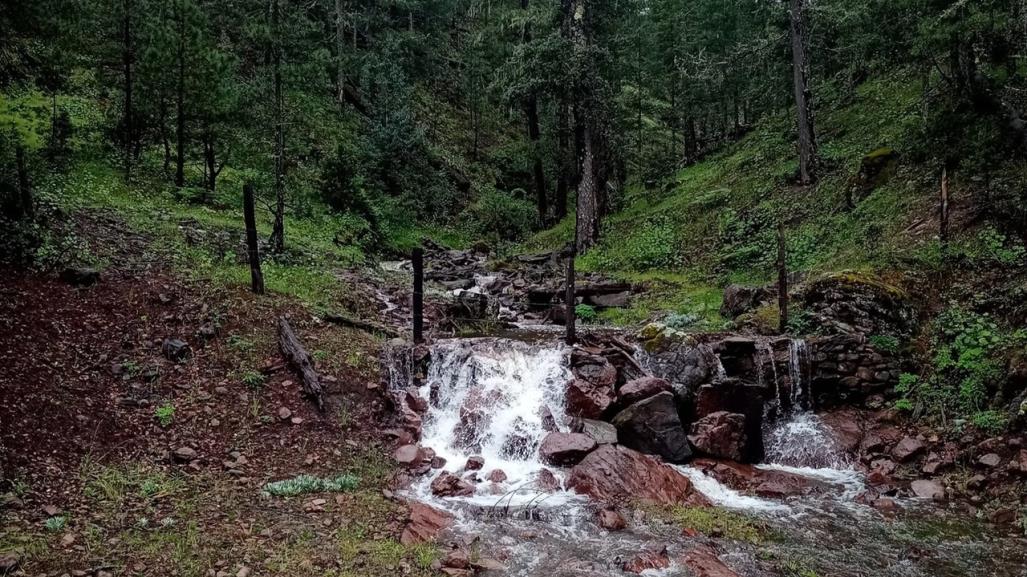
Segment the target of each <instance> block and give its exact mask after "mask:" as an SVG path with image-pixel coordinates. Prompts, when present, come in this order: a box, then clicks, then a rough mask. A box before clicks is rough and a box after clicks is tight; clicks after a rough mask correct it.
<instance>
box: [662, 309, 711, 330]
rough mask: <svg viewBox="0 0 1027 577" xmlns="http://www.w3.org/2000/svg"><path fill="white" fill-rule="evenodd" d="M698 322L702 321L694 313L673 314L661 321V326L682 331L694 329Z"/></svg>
mask: <svg viewBox="0 0 1027 577" xmlns="http://www.w3.org/2000/svg"><path fill="white" fill-rule="evenodd" d="M700 321H702V317H700V316H699V315H697V314H695V313H681V314H677V313H673V314H669V315H667V318H665V319H663V324H665V325H667V326H668V327H670V328H672V329H677V330H684V329H688V328H692V327H695V326H696V325H697V324H699V322H700Z"/></svg>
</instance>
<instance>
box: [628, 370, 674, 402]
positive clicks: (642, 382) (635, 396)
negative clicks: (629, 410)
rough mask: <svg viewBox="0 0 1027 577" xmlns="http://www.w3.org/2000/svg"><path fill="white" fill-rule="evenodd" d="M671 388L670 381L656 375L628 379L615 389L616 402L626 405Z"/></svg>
mask: <svg viewBox="0 0 1027 577" xmlns="http://www.w3.org/2000/svg"><path fill="white" fill-rule="evenodd" d="M669 390H671V386H670V383H668V382H667V381H665V380H663V379H660V378H657V377H642V378H641V379H635V380H633V381H628V382H627V383H624V385H623V386H621V388H620V390H619V391H617V397H618V398H617V402H618V403H620V405H621V406H623V407H626V406H628V405H630V404H632V403H636V402H638V401H642V400H645V399H648V398H649V397H651V396H653V395H658V394H660V393H662V392H664V391H669Z"/></svg>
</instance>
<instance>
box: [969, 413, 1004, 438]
mask: <svg viewBox="0 0 1027 577" xmlns="http://www.w3.org/2000/svg"><path fill="white" fill-rule="evenodd" d="M970 421H971V422H972V423H973V425H974V426H975V427H977V428H978V429H980V430H981V431H984V432H985V433H988V434H991V435H997V434H999V433H1001V432H1002V431H1004V430H1005V428H1006V424H1008V422H1009V420H1008V419H1007V418H1006V416H1005V415H1004V414H1002V413H1000V412H999V411H981V412H979V413H977V414H975V415H974V416H973V418H971V419H970Z"/></svg>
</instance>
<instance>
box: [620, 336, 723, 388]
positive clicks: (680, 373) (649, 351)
mask: <svg viewBox="0 0 1027 577" xmlns="http://www.w3.org/2000/svg"><path fill="white" fill-rule="evenodd" d="M639 338H640V339H641V340H642V342H643V344H644V347H645V350H644V353H643V361H644V364H645V366H646V368H647V369H648V370H649V371H651V372H652V374H653V375H655V376H657V377H659V378H662V379H664V380H666V381H669V382H670V383H671V384H673V385H674V386H675V390H677V389H679V388H680V389H681V392H686V391H689V390H692V389H694V388H695V387H698V386H699V385H700V384H702V383H705V382H708V381H709V380H710V379H711V378H712V377H713V375H714V374H715V373H716V366H717V358H716V355H715V354H714V353H713V351H712V350H711V349H710V347H708V346H707V345H704V344H700V343H699V342H698V341H696V339H695V337H693V336H692V335H689V334H687V333H683V332H681V331H677V330H674V329H672V328H670V327H667V326H664V325H661V324H658V323H653V324H649V325H647V326H646V327H645V328H644V329H642V331H641V333H640V334H639Z"/></svg>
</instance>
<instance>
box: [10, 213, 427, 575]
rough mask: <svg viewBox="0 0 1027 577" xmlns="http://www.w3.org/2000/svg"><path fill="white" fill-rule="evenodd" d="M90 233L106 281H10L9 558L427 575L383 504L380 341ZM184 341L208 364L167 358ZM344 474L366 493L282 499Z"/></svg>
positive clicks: (147, 571) (101, 232) (115, 232)
mask: <svg viewBox="0 0 1027 577" xmlns="http://www.w3.org/2000/svg"><path fill="white" fill-rule="evenodd" d="M76 228H77V229H78V230H79V234H80V235H82V236H83V237H84V238H85V239H87V241H88V243H89V244H90V245H91V247H93V248H95V249H97V250H102V251H103V252H104V253H105V254H106V255H107V256H108V259H109V263H110V264H109V266H108V267H107V268H105V269H104V270H103V272H102V274H101V277H100V280H99V282H98V283H97V284H96V285H94V286H90V287H86V288H75V287H72V286H71V285H69V284H67V283H65V282H62V281H61V280H59V279H58V278H56V277H55V276H54V275H44V274H38V273H26V272H23V271H15V270H6V271H3V272H2V278H3V279H4V280H3V281H2V282H0V294H2V298H0V391H2V393H3V394H2V397H0V423H2V426H0V469H2V472H3V475H2V477H3V478H5V479H10V480H11V481H10V482H9V483H7V485H8V486H4V487H0V495H2V496H3V502H2V509H0V515H2V517H0V552H5V553H6V552H13V553H14V557H16V558H17V561H18V564H19V565H20V570H21V571H24V574H28V575H41V574H53V575H62V574H73V575H85V574H95V575H102V574H104V572H111V573H114V574H118V575H182V576H185V575H247V574H249V573H250V572H255V573H259V574H265V575H304V574H310V575H315V574H316V575H395V574H398V573H400V572H402V573H404V574H408V573H414V574H416V573H418V572H423V571H426V570H427V568H428V567H429V566H430V564H431V562H432V560H434V558H435V551H434V549H433V548H431V547H427V546H425V547H415V548H407V547H404V546H402V545H400V544H399V543H398V542H397V541H396V539H395V538H396V537H397V536H398V532H399V530H400V529H401V526H402V522H403V520H404V518H405V510H404V507H403V506H402V505H401V504H399V503H397V502H395V501H392V500H390V499H389V498H387V497H386V494H387V493H386V494H383V487H385V486H387V480H388V478H389V477H390V476H391V469H392V466H393V465H392V462H391V460H390V459H388V457H387V456H386V453H385V450H384V449H382V448H381V447H380V446H379V445H378V443H377V431H378V428H379V427H378V425H379V420H380V419H381V417H382V415H383V411H384V406H383V404H382V401H381V399H380V397H379V395H378V393H377V389H376V385H377V383H378V379H379V377H378V362H377V350H378V343H377V341H376V340H375V338H374V337H371V336H369V335H367V334H365V333H360V332H357V331H354V330H350V329H343V328H339V327H334V326H331V325H326V324H323V323H321V322H319V321H317V320H316V319H314V318H313V317H312V316H311V314H310V313H309V312H308V311H307V310H306V309H305V308H303V307H302V306H300V305H298V304H296V303H295V302H294V301H292V300H290V299H289V298H285V297H274V298H271V297H263V298H261V297H255V296H253V295H251V294H250V293H249V292H247V291H245V290H243V289H241V288H211V285H209V284H206V283H204V284H199V283H194V282H191V281H186V280H183V279H182V278H181V277H180V276H178V275H176V274H175V273H173V272H172V271H171V269H170V268H166V267H164V266H163V265H162V264H161V263H160V262H159V260H153V259H152V258H151V257H148V256H147V255H151V254H152V251H151V247H150V242H149V240H148V239H147V238H146V237H144V236H141V235H139V234H136V233H130V232H126V230H127V229H125V228H123V227H121V226H119V224H118V220H117V219H116V218H113V217H110V216H109V215H108V216H104V215H96V214H94V215H92V216H91V217H88V218H86V219H85V220H80V221H79V222H78V223H77V225H76ZM283 314H285V315H289V316H290V318H291V320H292V324H293V325H294V327H295V328H296V330H297V332H298V334H299V336H300V338H301V339H302V340H303V341H304V343H305V345H306V346H307V348H308V350H310V351H311V353H312V354H313V356H314V357H315V358H316V359H317V362H318V366H319V369H320V370H321V371H322V374H323V375H324V377H325V384H326V387H327V389H328V392H329V400H328V403H327V407H326V409H325V411H324V412H318V411H317V409H316V408H315V406H314V405H313V403H311V402H310V401H309V400H307V399H305V398H303V396H302V392H301V390H300V386H299V384H298V379H296V377H295V376H293V375H292V374H291V372H290V371H289V370H288V369H286V368H284V367H283V365H282V360H281V358H280V354H279V353H278V347H277V341H276V336H275V323H274V321H275V319H276V318H277V317H278V316H279V315H283ZM169 338H172V339H173V338H177V339H181V340H183V341H185V342H187V343H188V344H189V346H190V349H191V355H190V356H189V358H187V359H185V360H182V361H180V362H172V361H171V360H169V359H167V358H165V356H164V355H163V354H162V343H163V341H164V340H165V339H169ZM344 473H345V474H351V475H354V476H355V477H356V478H357V479H358V480H359V481H358V483H357V487H356V488H355V489H353V490H351V491H347V492H339V493H334V494H324V493H319V494H307V495H299V496H294V497H277V496H276V497H272V496H268V495H266V494H263V491H262V488H263V487H264V486H265V484H266V483H268V482H270V481H278V480H283V479H290V478H293V477H296V476H297V475H301V474H307V475H313V476H317V477H322V478H333V477H337V476H339V475H340V474H344ZM0 556H3V555H0ZM9 560H10V559H8V561H9ZM2 572H3V571H2V570H0V573H2Z"/></svg>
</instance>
